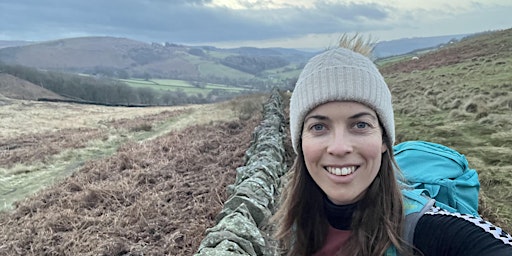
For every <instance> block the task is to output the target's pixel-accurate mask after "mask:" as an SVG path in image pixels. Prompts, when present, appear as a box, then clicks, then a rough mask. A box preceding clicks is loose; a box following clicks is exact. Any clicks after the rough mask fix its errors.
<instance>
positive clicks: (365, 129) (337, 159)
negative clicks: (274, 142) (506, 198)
mask: <svg viewBox="0 0 512 256" xmlns="http://www.w3.org/2000/svg"><path fill="white" fill-rule="evenodd" d="M302 151H303V154H304V161H305V163H306V167H307V169H308V172H309V174H310V175H311V177H312V178H313V180H314V181H315V182H316V184H318V186H319V187H320V188H321V189H322V190H323V191H324V193H325V194H326V195H327V197H328V198H329V199H330V200H331V201H332V202H333V203H335V204H338V205H343V204H351V203H354V202H357V201H358V200H359V199H361V198H362V197H363V195H364V194H365V192H366V190H367V188H368V187H369V186H370V184H371V183H372V182H373V180H374V179H375V176H377V173H378V172H379V169H380V165H381V158H382V153H384V152H385V151H386V145H385V144H384V142H383V140H382V130H381V128H380V126H379V120H378V119H377V114H376V113H375V111H373V110H372V109H370V108H369V107H367V106H365V105H363V104H361V103H357V102H329V103H325V104H322V105H320V106H318V107H316V108H315V109H313V110H312V111H311V112H310V113H309V114H308V115H306V118H305V119H304V127H303V129H302Z"/></svg>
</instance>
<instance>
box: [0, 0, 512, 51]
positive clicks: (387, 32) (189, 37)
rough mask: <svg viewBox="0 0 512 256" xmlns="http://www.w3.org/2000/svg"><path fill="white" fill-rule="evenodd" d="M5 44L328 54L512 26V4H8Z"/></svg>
mask: <svg viewBox="0 0 512 256" xmlns="http://www.w3.org/2000/svg"><path fill="white" fill-rule="evenodd" d="M0 9H2V10H3V17H2V18H3V22H2V24H0V40H2V41H28V42H44V41H53V40H59V39H67V38H76V37H90V36H108V37H119V38H128V39H132V40H136V41H141V42H146V43H164V42H170V43H176V44H182V45H190V46H198V45H208V46H214V47H218V48H236V47H258V48H270V47H281V48H294V49H325V48H327V47H329V46H332V45H334V44H336V43H337V40H338V39H339V37H340V36H341V35H342V34H344V33H346V34H356V33H358V34H361V35H363V36H367V37H371V38H375V39H376V40H377V41H379V42H380V41H392V40H397V39H406V38H417V37H419V38H422V37H436V36H446V35H458V34H474V33H480V32H486V31H495V30H503V29H508V28H511V27H512V21H511V20H510V17H509V13H511V12H512V2H510V1H508V0H487V1H484V0H475V1H471V2H468V1H466V0H454V1H450V2H449V3H447V2H445V1H441V0H433V1H430V2H429V3H428V4H424V3H423V4H422V3H416V2H411V1H408V0H385V1H377V0H359V1H357V2H353V1H350V0H332V1H328V2H325V1H320V0H297V1H294V2H293V3H287V1H285V0H269V1H254V0H174V1H169V2H168V1H161V0H144V1H143V0H131V1H120V0H117V1H109V2H104V1H100V0H90V1H87V2H85V3H84V2H83V1H78V0H70V1H62V0H48V1H44V2H41V1H33V0H24V1H18V0H6V1H2V2H1V3H0Z"/></svg>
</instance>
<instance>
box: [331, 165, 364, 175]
mask: <svg viewBox="0 0 512 256" xmlns="http://www.w3.org/2000/svg"><path fill="white" fill-rule="evenodd" d="M325 169H326V170H327V171H328V172H329V173H330V174H334V175H336V176H347V175H350V174H352V173H354V172H355V171H356V169H357V167H356V166H346V167H329V166H327V167H325Z"/></svg>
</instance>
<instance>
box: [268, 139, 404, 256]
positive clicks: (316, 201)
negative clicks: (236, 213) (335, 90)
mask: <svg viewBox="0 0 512 256" xmlns="http://www.w3.org/2000/svg"><path fill="white" fill-rule="evenodd" d="M383 139H384V143H385V144H386V147H387V150H386V152H384V153H383V155H382V161H381V167H380V169H379V172H378V174H377V176H376V177H375V179H374V181H373V182H372V183H371V184H370V186H369V187H368V190H367V191H366V193H365V196H364V197H363V198H362V199H361V200H360V201H359V203H358V206H357V209H356V210H355V212H354V215H353V217H352V225H351V228H352V235H351V237H350V238H349V241H348V242H347V246H346V247H344V248H343V254H344V255H365V256H366V255H372V256H373V255H384V253H385V252H386V250H387V249H388V248H389V247H390V246H391V245H394V246H395V247H396V249H397V251H398V252H399V253H400V254H401V255H406V254H411V252H410V247H409V246H407V245H404V242H403V239H402V238H401V234H402V228H403V223H404V211H403V203H402V194H401V192H400V187H399V185H398V183H397V180H396V178H397V175H398V176H401V175H400V174H399V169H398V168H397V165H396V162H395V160H394V158H393V148H392V146H391V144H390V142H389V140H388V139H387V137H386V136H383ZM300 145H301V143H299V146H298V150H297V151H298V155H297V157H296V159H295V163H294V165H293V166H292V168H291V170H290V172H289V174H288V175H290V177H288V178H289V181H288V183H286V185H285V187H284V190H283V193H282V198H281V206H280V208H279V209H278V211H277V212H276V214H275V215H274V217H273V220H274V222H277V230H276V233H275V238H276V240H278V241H279V243H280V249H281V250H282V254H283V255H311V254H313V253H314V252H316V251H318V250H319V249H320V248H321V247H322V246H323V244H324V242H325V238H326V235H327V230H328V225H329V224H328V223H327V220H326V216H325V212H324V208H323V196H324V194H323V191H322V190H321V189H320V187H318V185H317V184H316V183H315V182H314V180H313V179H312V178H311V176H310V174H309V172H308V170H307V169H306V165H305V162H304V156H303V154H302V148H301V146H300Z"/></svg>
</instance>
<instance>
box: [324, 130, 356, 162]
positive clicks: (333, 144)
mask: <svg viewBox="0 0 512 256" xmlns="http://www.w3.org/2000/svg"><path fill="white" fill-rule="evenodd" d="M352 151H353V145H352V141H351V139H350V136H348V134H347V133H346V131H344V130H343V129H337V130H336V131H335V132H334V133H333V136H332V139H331V140H330V141H329V144H328V146H327V153H329V154H331V155H338V156H343V155H346V154H348V153H350V152H352Z"/></svg>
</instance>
